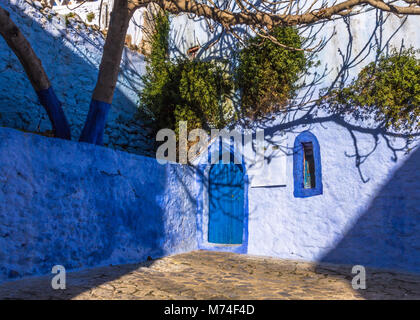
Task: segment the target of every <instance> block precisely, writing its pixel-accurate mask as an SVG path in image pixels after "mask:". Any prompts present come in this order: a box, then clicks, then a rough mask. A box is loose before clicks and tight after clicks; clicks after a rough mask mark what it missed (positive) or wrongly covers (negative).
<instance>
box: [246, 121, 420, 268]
mask: <svg viewBox="0 0 420 320" xmlns="http://www.w3.org/2000/svg"><path fill="white" fill-rule="evenodd" d="M304 130H310V132H312V133H313V134H314V135H315V136H316V137H317V139H318V141H319V145H320V154H321V164H322V183H323V194H321V195H316V196H312V197H308V198H296V197H294V195H293V184H294V180H293V179H294V178H293V154H292V152H291V149H290V148H291V147H293V143H294V139H295V137H296V136H297V135H298V134H299V133H300V132H302V131H304ZM355 138H356V144H355V143H354V140H353V139H352V137H351V135H350V133H349V131H348V130H347V128H346V127H344V126H341V125H338V124H336V123H334V122H326V123H323V124H322V125H320V124H314V125H310V126H305V127H303V126H297V127H295V128H293V132H290V133H287V134H286V135H285V139H284V140H283V142H282V143H281V144H280V145H281V147H282V148H284V150H289V152H288V153H289V154H288V156H287V161H286V185H285V186H284V187H276V188H252V187H251V188H250V189H249V195H248V196H249V212H250V214H249V240H248V253H251V254H260V255H268V256H275V257H281V258H288V259H303V260H309V261H327V262H335V263H348V264H361V265H370V266H376V267H383V268H391V269H401V270H405V271H411V272H420V170H419V163H420V153H419V150H412V151H411V152H410V153H409V154H408V155H404V153H403V152H397V153H396V155H397V157H398V159H397V160H395V159H394V153H393V152H392V150H391V149H390V148H389V147H388V146H387V143H386V141H385V140H384V139H383V138H382V137H379V140H378V141H375V138H374V136H373V135H370V134H362V133H356V134H355ZM391 144H392V145H393V146H395V147H397V148H398V147H401V146H402V145H403V141H402V140H397V139H395V140H392V139H391ZM414 145H415V144H414ZM356 147H357V148H358V151H359V152H360V154H361V155H368V156H367V157H366V158H365V160H364V161H362V163H361V165H360V170H361V171H360V172H359V170H358V168H357V167H356V159H355V152H356V149H355V148H356ZM372 151H373V152H372ZM370 152H372V153H370ZM272 161H275V159H272Z"/></svg>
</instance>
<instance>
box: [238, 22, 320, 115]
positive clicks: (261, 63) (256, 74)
mask: <svg viewBox="0 0 420 320" xmlns="http://www.w3.org/2000/svg"><path fill="white" fill-rule="evenodd" d="M271 36H273V37H274V38H276V39H277V40H278V42H279V43H281V44H283V45H285V46H288V47H292V48H297V49H300V48H301V46H302V41H303V39H302V38H301V37H300V36H299V34H298V32H297V30H296V28H291V27H286V28H284V27H277V28H275V29H274V30H273V31H272V32H271ZM237 59H238V66H237V69H236V72H235V83H236V88H237V89H239V92H240V110H241V113H242V114H241V116H243V117H246V118H250V119H251V120H255V119H258V118H260V117H263V116H265V115H267V114H270V113H273V112H277V111H279V110H281V109H284V108H285V107H286V106H287V105H288V104H289V101H290V99H291V98H292V97H293V96H294V93H295V91H296V89H297V84H296V82H297V80H299V78H300V77H301V76H302V75H304V74H305V73H306V72H307V69H308V68H309V67H310V66H311V65H312V62H310V61H309V59H307V56H306V55H305V53H304V51H302V50H290V49H287V48H284V47H282V46H279V45H278V44H276V43H274V42H273V41H271V40H269V39H267V38H264V37H261V36H256V37H254V38H252V39H250V40H249V41H248V42H247V43H246V46H245V47H244V48H243V49H242V50H241V51H239V53H238V58H237Z"/></svg>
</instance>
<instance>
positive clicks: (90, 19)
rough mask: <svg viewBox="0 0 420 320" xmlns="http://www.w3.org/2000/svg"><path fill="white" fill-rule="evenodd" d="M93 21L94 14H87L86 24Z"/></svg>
mask: <svg viewBox="0 0 420 320" xmlns="http://www.w3.org/2000/svg"><path fill="white" fill-rule="evenodd" d="M93 19H95V14H94V13H93V12H89V13H88V14H87V15H86V20H87V21H88V22H92V21H93Z"/></svg>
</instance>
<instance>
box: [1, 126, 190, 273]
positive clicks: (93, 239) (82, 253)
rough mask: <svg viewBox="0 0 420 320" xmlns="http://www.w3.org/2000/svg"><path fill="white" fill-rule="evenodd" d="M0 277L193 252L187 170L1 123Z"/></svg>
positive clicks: (176, 165)
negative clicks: (23, 131)
mask: <svg viewBox="0 0 420 320" xmlns="http://www.w3.org/2000/svg"><path fill="white" fill-rule="evenodd" d="M0 163H1V164H0V186H1V187H0V281H4V280H7V279H10V278H18V277H22V276H29V275H38V274H48V273H50V272H51V268H52V266H54V265H56V264H60V265H63V266H64V267H65V268H66V269H67V270H71V269H80V268H86V267H93V266H101V265H109V264H113V265H114V264H124V263H136V262H140V261H145V260H146V259H147V257H148V256H151V257H152V258H159V257H162V256H166V255H169V254H175V253H182V252H188V251H191V250H195V249H197V242H196V229H197V227H196V220H195V219H196V202H195V199H196V195H195V190H194V182H195V174H194V170H193V168H192V167H189V166H183V165H179V164H173V163H172V164H166V165H160V164H159V163H157V161H156V159H153V158H148V157H143V156H138V155H133V154H129V153H125V152H120V151H113V150H111V149H107V148H103V147H98V146H95V145H92V144H86V143H77V142H72V141H67V140H61V139H54V138H46V137H43V136H39V135H34V134H29V133H22V132H19V131H17V130H14V129H8V128H0Z"/></svg>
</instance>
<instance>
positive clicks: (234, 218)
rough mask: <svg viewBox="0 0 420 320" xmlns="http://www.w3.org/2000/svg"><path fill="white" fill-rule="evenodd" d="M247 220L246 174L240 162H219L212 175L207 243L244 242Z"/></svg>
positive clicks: (211, 171) (213, 168)
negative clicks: (245, 203) (238, 163)
mask: <svg viewBox="0 0 420 320" xmlns="http://www.w3.org/2000/svg"><path fill="white" fill-rule="evenodd" d="M243 221H244V173H243V168H242V166H241V165H237V164H234V163H229V164H223V163H218V164H214V165H212V167H211V168H210V174H209V225H208V242H211V243H221V244H241V243H242V234H243Z"/></svg>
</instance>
